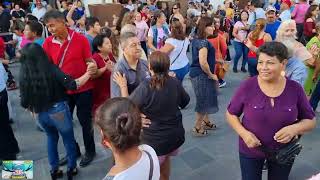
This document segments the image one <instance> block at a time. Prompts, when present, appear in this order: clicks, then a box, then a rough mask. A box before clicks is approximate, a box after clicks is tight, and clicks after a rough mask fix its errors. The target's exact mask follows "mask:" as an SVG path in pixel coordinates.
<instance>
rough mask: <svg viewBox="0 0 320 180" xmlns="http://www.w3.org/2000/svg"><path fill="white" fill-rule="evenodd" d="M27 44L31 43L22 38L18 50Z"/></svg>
mask: <svg viewBox="0 0 320 180" xmlns="http://www.w3.org/2000/svg"><path fill="white" fill-rule="evenodd" d="M29 43H32V41H31V40H29V39H27V38H26V37H25V36H22V41H21V44H20V48H21V49H22V48H23V47H24V46H26V45H27V44H29Z"/></svg>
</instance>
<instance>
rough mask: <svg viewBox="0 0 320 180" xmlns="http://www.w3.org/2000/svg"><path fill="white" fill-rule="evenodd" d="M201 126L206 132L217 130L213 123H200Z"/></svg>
mask: <svg viewBox="0 0 320 180" xmlns="http://www.w3.org/2000/svg"><path fill="white" fill-rule="evenodd" d="M202 125H203V127H204V129H206V130H214V129H217V125H215V124H214V123H212V122H210V121H209V122H205V121H202Z"/></svg>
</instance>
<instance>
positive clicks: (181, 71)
mask: <svg viewBox="0 0 320 180" xmlns="http://www.w3.org/2000/svg"><path fill="white" fill-rule="evenodd" d="M189 69H190V65H189V63H188V64H187V65H186V66H184V67H183V68H181V69H175V70H172V72H174V73H175V74H176V78H177V79H179V80H180V81H181V82H182V81H183V79H184V77H185V76H186V75H187V74H188V72H189Z"/></svg>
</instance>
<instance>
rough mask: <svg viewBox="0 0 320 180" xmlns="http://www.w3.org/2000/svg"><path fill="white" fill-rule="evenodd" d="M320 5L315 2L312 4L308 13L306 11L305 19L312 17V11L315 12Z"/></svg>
mask: <svg viewBox="0 0 320 180" xmlns="http://www.w3.org/2000/svg"><path fill="white" fill-rule="evenodd" d="M318 7H319V6H318V5H315V4H313V5H311V6H310V7H309V8H308V10H307V13H306V15H305V17H304V20H305V21H306V20H307V19H308V18H311V17H312V12H313V11H314V10H316V9H317V8H318Z"/></svg>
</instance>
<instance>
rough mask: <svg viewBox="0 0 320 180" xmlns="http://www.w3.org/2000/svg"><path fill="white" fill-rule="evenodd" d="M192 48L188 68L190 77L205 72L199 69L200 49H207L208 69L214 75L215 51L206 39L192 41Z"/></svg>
mask: <svg viewBox="0 0 320 180" xmlns="http://www.w3.org/2000/svg"><path fill="white" fill-rule="evenodd" d="M191 47H192V63H191V66H190V74H189V75H190V77H192V78H193V77H196V76H199V75H200V74H205V72H204V71H203V70H202V69H201V66H200V60H199V50H200V49H202V48H207V50H208V56H207V62H208V64H209V67H210V71H211V73H213V74H214V66H215V63H216V61H215V60H216V58H215V49H214V48H213V46H212V44H211V43H210V42H209V41H208V40H207V39H193V40H192V41H191Z"/></svg>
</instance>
